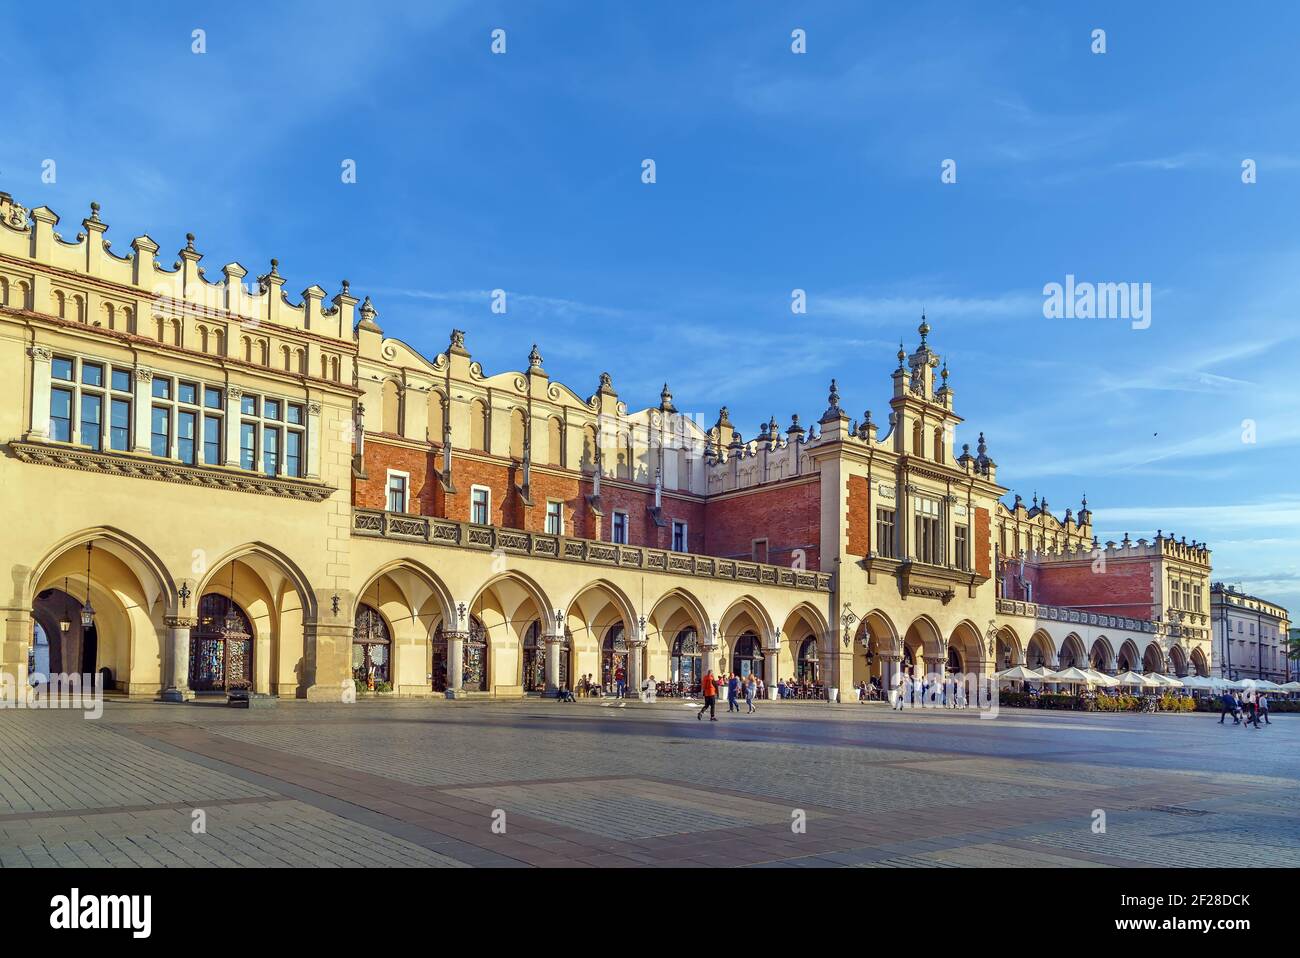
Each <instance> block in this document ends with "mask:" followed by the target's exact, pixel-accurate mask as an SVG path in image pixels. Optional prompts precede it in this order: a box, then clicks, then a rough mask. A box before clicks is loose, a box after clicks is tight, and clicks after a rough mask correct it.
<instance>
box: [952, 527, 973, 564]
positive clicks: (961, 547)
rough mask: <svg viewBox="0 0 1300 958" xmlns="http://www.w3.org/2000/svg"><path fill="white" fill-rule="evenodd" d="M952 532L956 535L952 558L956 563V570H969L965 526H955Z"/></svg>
mask: <svg viewBox="0 0 1300 958" xmlns="http://www.w3.org/2000/svg"><path fill="white" fill-rule="evenodd" d="M953 531H954V532H955V533H956V536H957V538H956V543H955V553H956V554H955V555H954V556H953V561H954V562H956V563H957V568H958V569H969V568H970V552H969V548H970V546H969V543H968V540H967V532H966V526H957V527H956V529H954V530H953Z"/></svg>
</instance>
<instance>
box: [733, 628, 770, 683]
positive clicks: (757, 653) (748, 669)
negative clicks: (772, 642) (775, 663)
mask: <svg viewBox="0 0 1300 958" xmlns="http://www.w3.org/2000/svg"><path fill="white" fill-rule="evenodd" d="M731 671H733V672H735V673H736V674H737V675H739V676H740V677H741V678H742V679H743V678H745V677H746V676H748V675H751V674H752V675H753V676H754V677H755V678H759V679H761V678H762V677H763V648H762V646H761V645H760V644H759V641H758V636H756V635H755V634H754V633H753V632H744V633H742V634H741V636H740V638H738V639H736V650H735V651H734V652H733V653H732V655H731Z"/></svg>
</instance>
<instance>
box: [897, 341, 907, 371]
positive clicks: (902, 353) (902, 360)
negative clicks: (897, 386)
mask: <svg viewBox="0 0 1300 958" xmlns="http://www.w3.org/2000/svg"><path fill="white" fill-rule="evenodd" d="M906 366H907V350H906V349H904V348H903V344H902V343H899V344H898V368H899V369H904V368H906Z"/></svg>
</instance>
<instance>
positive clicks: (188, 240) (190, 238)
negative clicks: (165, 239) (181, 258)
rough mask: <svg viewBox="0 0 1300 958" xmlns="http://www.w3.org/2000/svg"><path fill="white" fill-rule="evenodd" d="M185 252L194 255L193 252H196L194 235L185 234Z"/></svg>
mask: <svg viewBox="0 0 1300 958" xmlns="http://www.w3.org/2000/svg"><path fill="white" fill-rule="evenodd" d="M185 250H186V252H189V253H193V252H194V251H195V250H194V234H193V233H186V234H185Z"/></svg>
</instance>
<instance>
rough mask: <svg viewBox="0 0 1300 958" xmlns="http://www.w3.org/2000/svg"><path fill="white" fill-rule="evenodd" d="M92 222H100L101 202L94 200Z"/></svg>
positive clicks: (91, 205)
mask: <svg viewBox="0 0 1300 958" xmlns="http://www.w3.org/2000/svg"><path fill="white" fill-rule="evenodd" d="M90 222H92V223H98V222H99V204H98V203H95V202H92V203H91V204H90Z"/></svg>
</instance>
